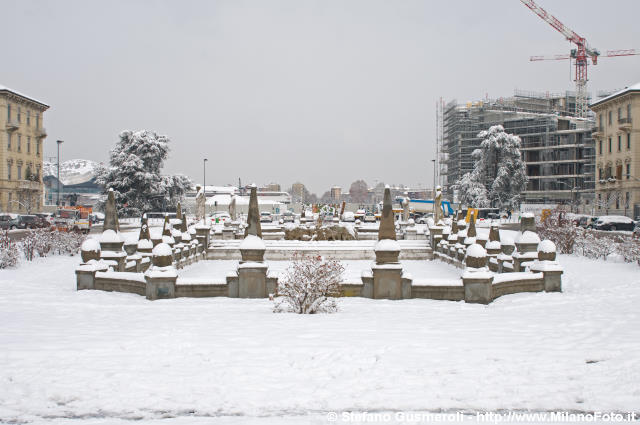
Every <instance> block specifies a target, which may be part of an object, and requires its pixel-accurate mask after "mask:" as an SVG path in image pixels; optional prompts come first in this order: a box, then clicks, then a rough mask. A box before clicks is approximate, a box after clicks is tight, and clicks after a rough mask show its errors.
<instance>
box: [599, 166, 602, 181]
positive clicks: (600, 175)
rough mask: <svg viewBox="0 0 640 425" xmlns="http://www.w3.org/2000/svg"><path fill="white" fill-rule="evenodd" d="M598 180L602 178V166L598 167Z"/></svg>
mask: <svg viewBox="0 0 640 425" xmlns="http://www.w3.org/2000/svg"><path fill="white" fill-rule="evenodd" d="M598 180H602V168H598Z"/></svg>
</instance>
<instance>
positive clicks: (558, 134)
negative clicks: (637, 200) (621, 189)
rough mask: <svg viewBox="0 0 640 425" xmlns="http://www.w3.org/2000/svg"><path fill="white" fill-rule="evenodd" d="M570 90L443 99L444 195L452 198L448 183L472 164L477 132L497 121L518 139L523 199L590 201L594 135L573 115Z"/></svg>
mask: <svg viewBox="0 0 640 425" xmlns="http://www.w3.org/2000/svg"><path fill="white" fill-rule="evenodd" d="M574 107H575V96H573V95H572V94H570V93H566V94H564V95H551V94H536V93H528V92H518V91H517V92H516V94H515V95H514V96H513V97H509V98H501V99H497V100H490V99H485V100H482V101H477V102H468V103H466V104H458V103H456V102H455V101H453V102H450V103H449V104H447V105H446V107H445V109H444V114H443V133H444V134H443V144H442V147H441V152H442V153H443V154H444V158H445V159H444V165H445V166H444V167H441V174H442V180H443V181H442V183H443V190H444V192H445V195H446V196H447V197H448V198H449V199H451V200H453V201H454V202H456V199H455V191H454V186H455V184H456V182H457V181H458V179H460V178H461V177H462V176H463V175H464V174H465V173H468V172H470V171H471V170H473V167H474V160H473V158H472V156H471V154H472V153H473V151H474V150H475V149H477V148H479V147H480V143H481V142H482V140H481V139H480V138H479V137H478V133H479V132H480V131H482V130H487V129H489V127H491V126H493V125H502V126H503V127H504V129H505V131H506V132H507V133H511V134H515V135H517V136H519V137H520V139H521V142H522V144H521V149H520V150H521V153H522V159H523V161H524V162H525V164H526V169H527V176H528V178H529V182H528V184H527V188H526V190H525V192H524V193H523V194H522V195H523V196H522V197H523V202H525V203H536V204H570V205H575V206H576V209H578V206H581V207H582V209H588V208H592V207H593V198H594V187H595V183H594V175H595V174H594V164H595V155H594V148H595V145H594V141H593V138H592V137H591V133H592V131H593V128H594V126H595V122H594V121H593V120H592V119H582V118H577V117H575V116H574V115H573V114H574V112H573V111H574Z"/></svg>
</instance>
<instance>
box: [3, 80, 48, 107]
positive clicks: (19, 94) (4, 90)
mask: <svg viewBox="0 0 640 425" xmlns="http://www.w3.org/2000/svg"><path fill="white" fill-rule="evenodd" d="M2 92H9V93H13V94H14V95H16V96H20V97H23V98H25V99H27V100H30V101H32V102H35V103H37V104H39V105H42V106H43V107H44V108H45V109H48V108H49V105H47V104H46V103H44V102H40V101H39V100H37V99H35V98H33V97H31V96H27V95H26V94H23V93H20V92H19V91H17V90H13V89H11V88H9V87H5V86H3V85H2V84H0V93H2Z"/></svg>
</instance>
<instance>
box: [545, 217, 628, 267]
mask: <svg viewBox="0 0 640 425" xmlns="http://www.w3.org/2000/svg"><path fill="white" fill-rule="evenodd" d="M538 234H539V235H540V239H549V240H551V241H553V242H554V243H555V244H556V247H557V249H558V253H560V254H578V255H582V256H584V257H587V258H594V259H602V260H606V259H607V258H608V257H609V256H610V255H613V254H617V255H620V257H621V258H622V259H623V260H624V261H625V262H627V263H631V262H638V264H639V265H640V239H637V238H633V237H632V236H623V235H620V234H615V233H614V234H612V233H606V232H601V231H596V230H592V229H583V228H582V227H577V226H575V225H574V224H573V221H572V220H570V219H567V218H565V213H564V212H563V211H561V210H554V211H553V212H552V213H551V215H550V216H549V217H548V218H547V219H546V220H545V221H542V222H540V223H539V225H538Z"/></svg>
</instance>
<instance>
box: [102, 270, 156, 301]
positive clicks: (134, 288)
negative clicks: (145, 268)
mask: <svg viewBox="0 0 640 425" xmlns="http://www.w3.org/2000/svg"><path fill="white" fill-rule="evenodd" d="M146 284H147V283H146V281H145V278H144V275H143V274H142V273H130V272H112V271H109V272H96V276H95V278H94V281H93V289H98V290H100V291H113V292H124V293H127V294H138V295H142V296H144V295H145V288H146Z"/></svg>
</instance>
